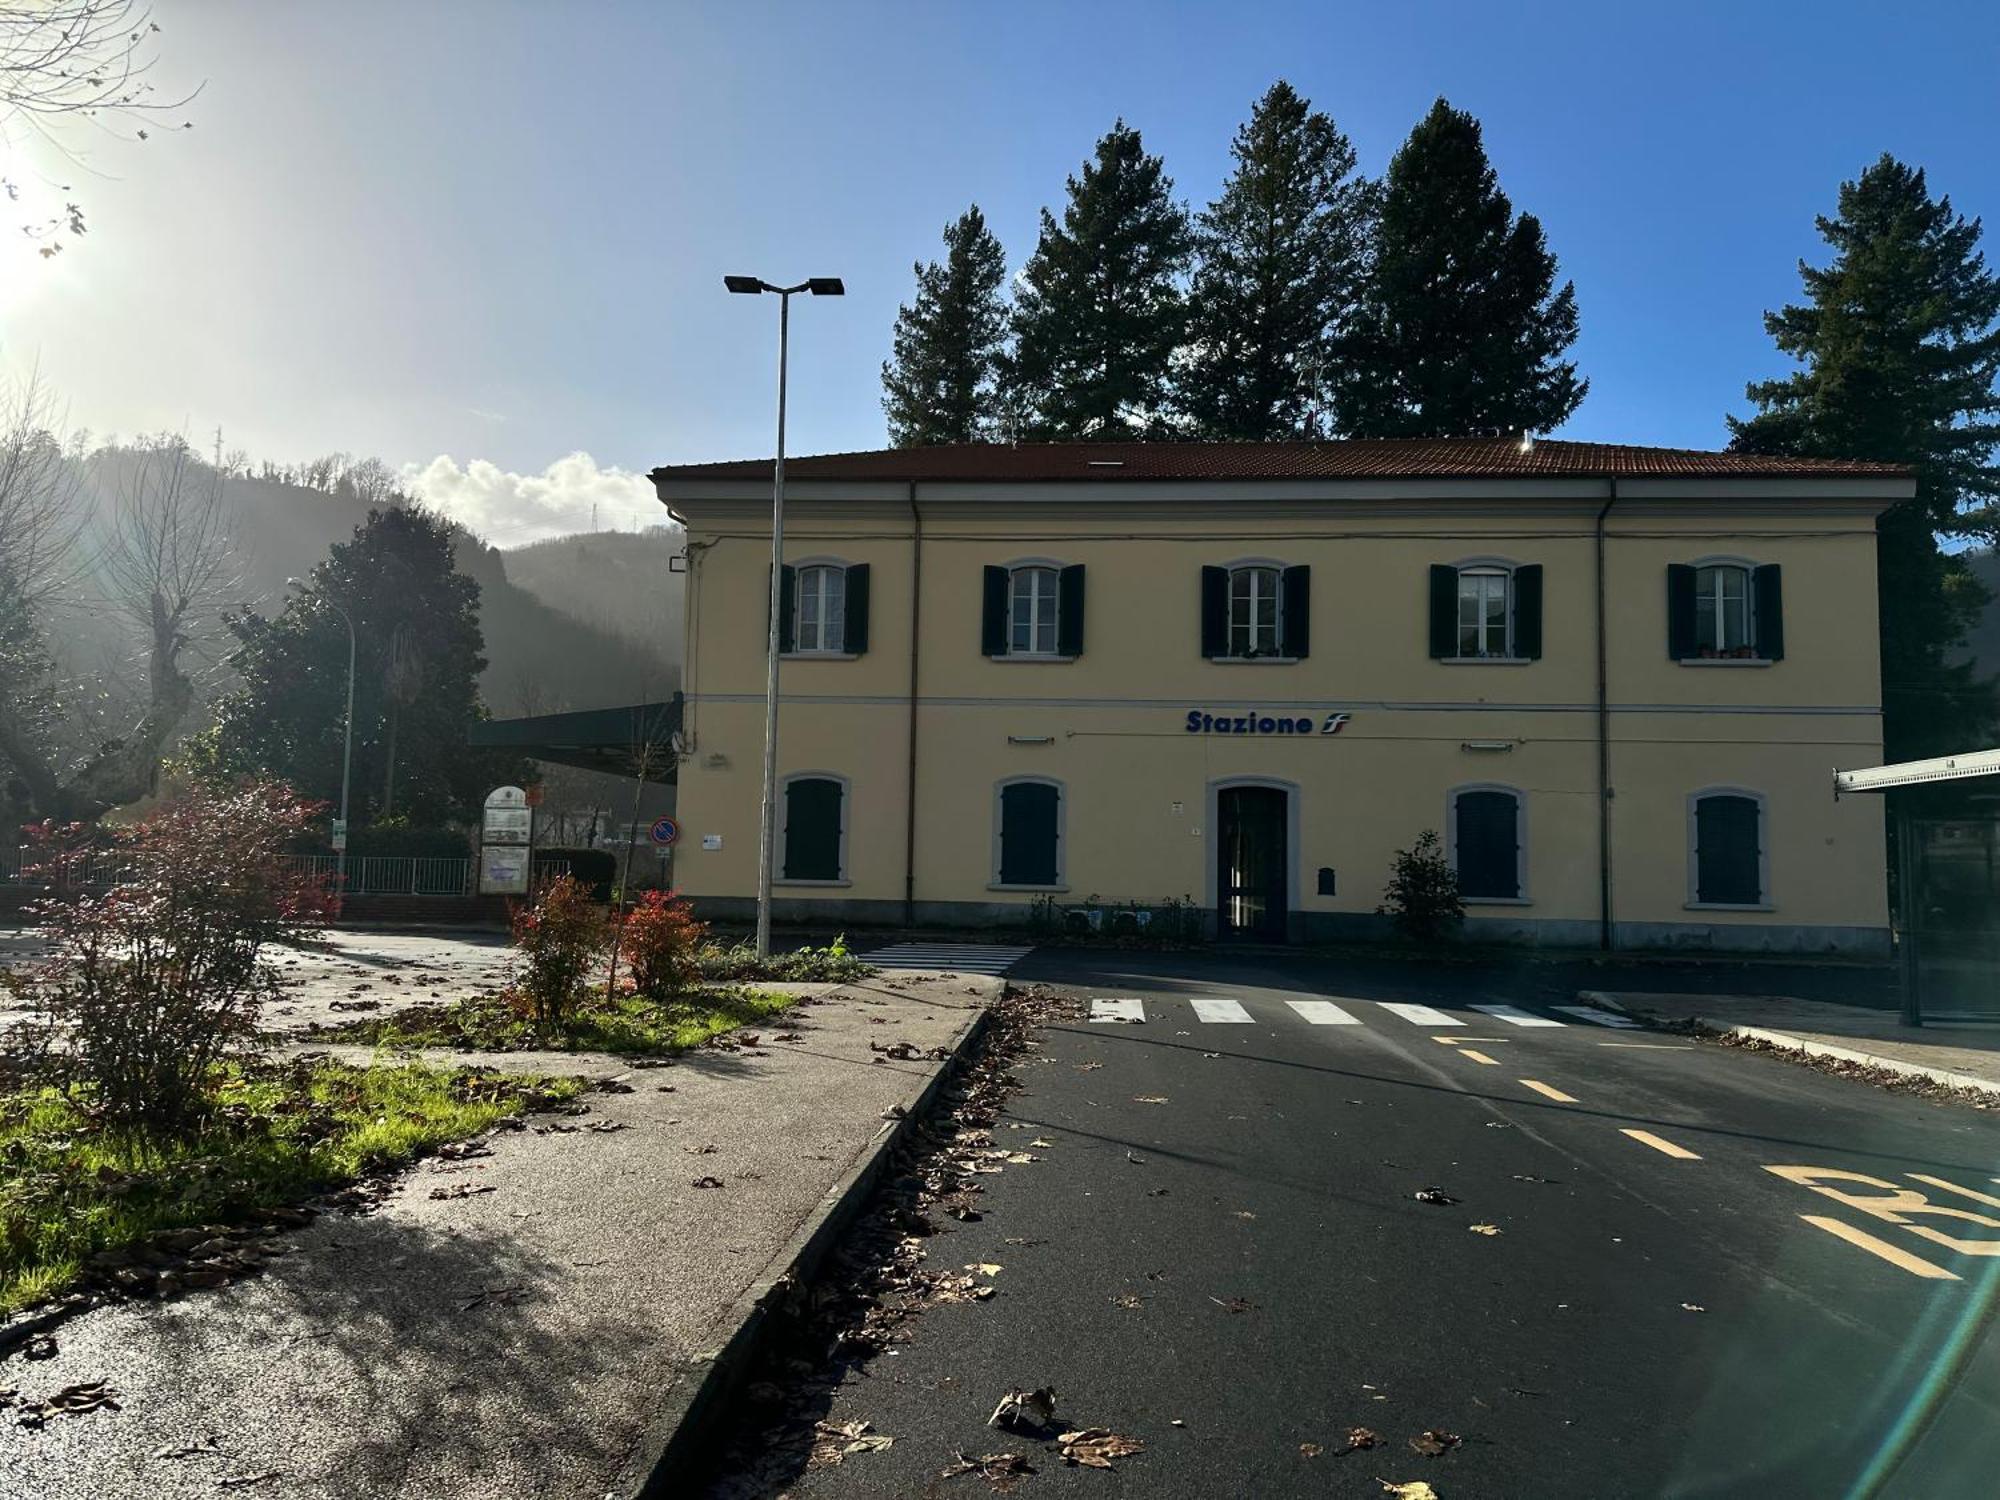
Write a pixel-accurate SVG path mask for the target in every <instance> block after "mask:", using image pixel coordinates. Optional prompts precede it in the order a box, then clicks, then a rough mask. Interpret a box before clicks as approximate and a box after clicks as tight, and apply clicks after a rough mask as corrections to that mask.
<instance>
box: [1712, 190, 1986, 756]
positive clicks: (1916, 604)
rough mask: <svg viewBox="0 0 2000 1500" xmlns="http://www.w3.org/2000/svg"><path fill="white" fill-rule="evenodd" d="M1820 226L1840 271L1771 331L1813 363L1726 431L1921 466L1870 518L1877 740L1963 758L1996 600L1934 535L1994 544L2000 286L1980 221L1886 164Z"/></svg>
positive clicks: (1802, 360) (1764, 444)
mask: <svg viewBox="0 0 2000 1500" xmlns="http://www.w3.org/2000/svg"><path fill="white" fill-rule="evenodd" d="M1817 222H1818V226H1819V233H1820V235H1821V237H1822V238H1823V239H1824V240H1825V241H1826V243H1827V244H1828V246H1830V247H1831V249H1832V251H1833V258H1832V259H1831V261H1830V262H1829V263H1828V264H1826V265H1825V266H1819V267H1815V266H1811V265H1807V264H1806V263H1804V262H1803V261H1802V262H1800V265H1799V274H1800V277H1801V278H1802V280H1803V281H1804V284H1805V293H1806V301H1805V302H1803V303H1794V304H1790V305H1787V306H1786V307H1784V308H1782V309H1780V310H1779V311H1777V312H1774V313H1767V314H1766V315H1765V318H1764V326H1765V329H1766V330H1767V331H1768V332H1769V333H1770V335H1771V337H1772V339H1773V340H1774V341H1775V342H1776V343H1777V346H1778V348H1779V349H1780V350H1782V351H1783V352H1784V353H1786V354H1788V355H1790V356H1791V357H1792V358H1793V359H1794V360H1796V361H1798V362H1799V364H1800V365H1802V366H1803V368H1802V369H1799V370H1796V371H1794V372H1793V373H1792V374H1790V375H1786V376H1783V377H1780V378H1778V379H1774V380H1761V381H1756V382H1753V383H1752V384H1751V385H1750V386H1749V388H1748V395H1749V398H1750V400H1751V401H1752V402H1753V403H1754V404H1755V405H1756V406H1757V407H1758V408H1759V410H1758V412H1757V413H1756V414H1755V415H1753V416H1751V417H1748V418H1736V417H1732V418H1730V419H1729V425H1730V430H1731V432H1732V433H1733V435H1734V436H1733V443H1734V446H1736V447H1738V448H1740V449H1744V450H1746V451H1750V452H1756V453H1784V454H1796V455H1800V456H1805V457H1817V458H1870V459H1880V460H1884V461H1888V462H1895V463H1906V464H1909V465H1911V466H1912V467H1913V468H1914V469H1915V470H1916V477H1917V492H1916V495H1915V497H1914V498H1913V499H1911V500H1908V501H1905V502H1902V503H1900V504H1898V505H1895V506H1892V507H1891V508H1890V509H1889V510H1888V511H1887V512H1886V513H1884V515H1883V516H1882V517H1881V519H1880V521H1879V522H1878V523H1877V547H1876V557H1877V588H1878V600H1879V604H1880V609H1881V625H1882V684H1883V710H1884V740H1885V742H1886V751H1887V754H1888V756H1889V758H1890V759H1891V760H1910V759H1921V758H1923V757H1926V756H1932V755H1942V754H1947V753H1950V752H1951V751H1954V750H1963V749H1965V748H1967V746H1968V745H1971V744H1973V743H1975V742H1983V740H1984V739H1985V738H1986V737H1988V736H1990V734H1991V733H1992V727H1993V720H1994V717H1995V702H1994V685H1993V683H1992V682H1991V681H1990V680H1988V681H1980V680H1978V679H1975V678H1974V676H1973V674H1972V668H1971V665H1970V664H1967V663H1954V662H1953V661H1952V660H1951V655H1952V651H1953V648H1954V647H1955V646H1956V645H1957V644H1958V643H1959V642H1960V641H1961V640H1962V639H1963V638H1964V635H1965V632H1966V630H1967V629H1968V627H1969V626H1970V625H1971V623H1972V622H1973V620H1974V619H1975V618H1976V617H1977V615H1978V612H1979V609H1980V607H1981V606H1982V605H1983V604H1984V603H1985V602H1986V598H1987V593H1986V590H1985V589H1984V588H1983V587H1981V585H1980V584H1979V582H1978V580H1977V579H1976V578H1974V577H1973V576H1972V574H1971V573H1970V572H1969V571H1968V570H1967V568H1966V566H1965V563H1964V560H1963V559H1962V558H1960V557H1957V556H1954V555H1951V554H1948V553H1945V552H1943V551H1941V550H1940V549H1939V546H1938V537H1939V535H1940V534H1942V535H1945V536H1957V537H1962V538H1977V537H1983V538H1986V539H1988V540H1991V539H1992V538H1993V537H1994V536H1995V534H1996V513H1995V509H1994V502H1995V498H1996V496H2000V467H1996V465H1995V461H1994V460H1995V453H1996V448H2000V393H1996V390H1995V377H1996V375H2000V278H1996V277H1995V276H1994V274H1993V273H1992V272H1990V271H1988V270H1987V269H1986V263H1985V256H1984V255H1983V254H1982V253H1981V251H1980V249H1979V236H1980V222H1979V220H1977V219H1970V220H1968V219H1966V218H1965V217H1964V216H1963V215H1960V214H1958V213H1955V212H1954V211H1953V209H1952V206H1951V200H1950V199H1949V198H1948V197H1940V198H1936V199H1933V198H1932V197H1931V195H1930V191H1929V188H1928V186H1927V185H1926V183H1925V180H1924V174H1923V172H1922V170H1921V169H1919V168H1913V167H1910V166H1907V165H1905V164H1904V163H1902V162H1900V161H1897V160H1896V159H1895V158H1893V157H1891V156H1889V155H1887V154H1884V155H1883V156H1882V157H1881V158H1880V159H1879V160H1878V161H1876V162H1875V163H1874V164H1873V165H1872V166H1870V167H1869V168H1868V169H1867V170H1866V171H1864V172H1863V173H1862V174H1861V176H1860V178H1859V179H1858V180H1856V181H1853V182H1846V183H1842V184H1841V188H1840V196H1839V200H1838V206H1837V211H1836V213H1835V214H1834V216H1833V217H1832V218H1827V217H1824V216H1822V217H1820V218H1819V220H1818V221H1817Z"/></svg>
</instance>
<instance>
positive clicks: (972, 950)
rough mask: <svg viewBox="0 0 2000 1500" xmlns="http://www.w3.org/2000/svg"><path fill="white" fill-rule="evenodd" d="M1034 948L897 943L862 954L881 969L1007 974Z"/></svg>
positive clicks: (970, 944)
mask: <svg viewBox="0 0 2000 1500" xmlns="http://www.w3.org/2000/svg"><path fill="white" fill-rule="evenodd" d="M1033 951H1034V946H1033V944H1028V945H1025V946H1010V945H1003V944H998V943H895V944H892V945H891V946H889V947H887V948H878V949H876V950H875V951H874V952H873V953H864V954H862V955H861V957H862V958H863V959H864V960H866V961H867V962H868V963H871V964H873V965H874V966H875V967H876V968H878V969H943V970H947V971H950V972H952V973H960V974H996V975H997V974H1004V973H1006V972H1007V971H1008V970H1009V969H1011V968H1013V967H1014V965H1015V964H1017V963H1019V962H1020V961H1021V960H1022V959H1024V958H1026V957H1027V956H1028V955H1029V954H1030V953H1032V952H1033Z"/></svg>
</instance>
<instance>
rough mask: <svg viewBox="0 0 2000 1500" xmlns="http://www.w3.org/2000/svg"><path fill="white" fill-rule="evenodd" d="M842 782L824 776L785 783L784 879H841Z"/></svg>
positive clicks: (807, 777) (794, 779) (800, 778)
mask: <svg viewBox="0 0 2000 1500" xmlns="http://www.w3.org/2000/svg"><path fill="white" fill-rule="evenodd" d="M840 803H841V785H840V783H839V782H837V781H834V780H832V779H830V778H827V777H823V776H799V777H795V778H793V779H792V780H791V781H788V782H786V783H785V879H787V880H838V879H840V816H841V807H840Z"/></svg>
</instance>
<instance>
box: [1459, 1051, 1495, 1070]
mask: <svg viewBox="0 0 2000 1500" xmlns="http://www.w3.org/2000/svg"><path fill="white" fill-rule="evenodd" d="M1459 1056H1461V1057H1469V1058H1471V1059H1472V1060H1473V1061H1474V1062H1476V1063H1485V1064H1486V1065H1487V1066H1488V1067H1490V1068H1497V1067H1499V1066H1500V1060H1499V1059H1498V1058H1496V1057H1488V1056H1487V1055H1486V1054H1485V1053H1484V1052H1477V1051H1474V1050H1473V1049H1472V1048H1470V1047H1465V1048H1462V1049H1461V1050H1460V1052H1459Z"/></svg>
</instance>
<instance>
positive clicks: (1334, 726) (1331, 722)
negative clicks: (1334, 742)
mask: <svg viewBox="0 0 2000 1500" xmlns="http://www.w3.org/2000/svg"><path fill="white" fill-rule="evenodd" d="M1347 719H1348V716H1347V715H1346V714H1328V715H1327V716H1326V722H1325V723H1324V724H1322V725H1320V726H1319V732H1320V733H1321V734H1339V733H1340V731H1341V730H1343V729H1345V728H1346V727H1347Z"/></svg>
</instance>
